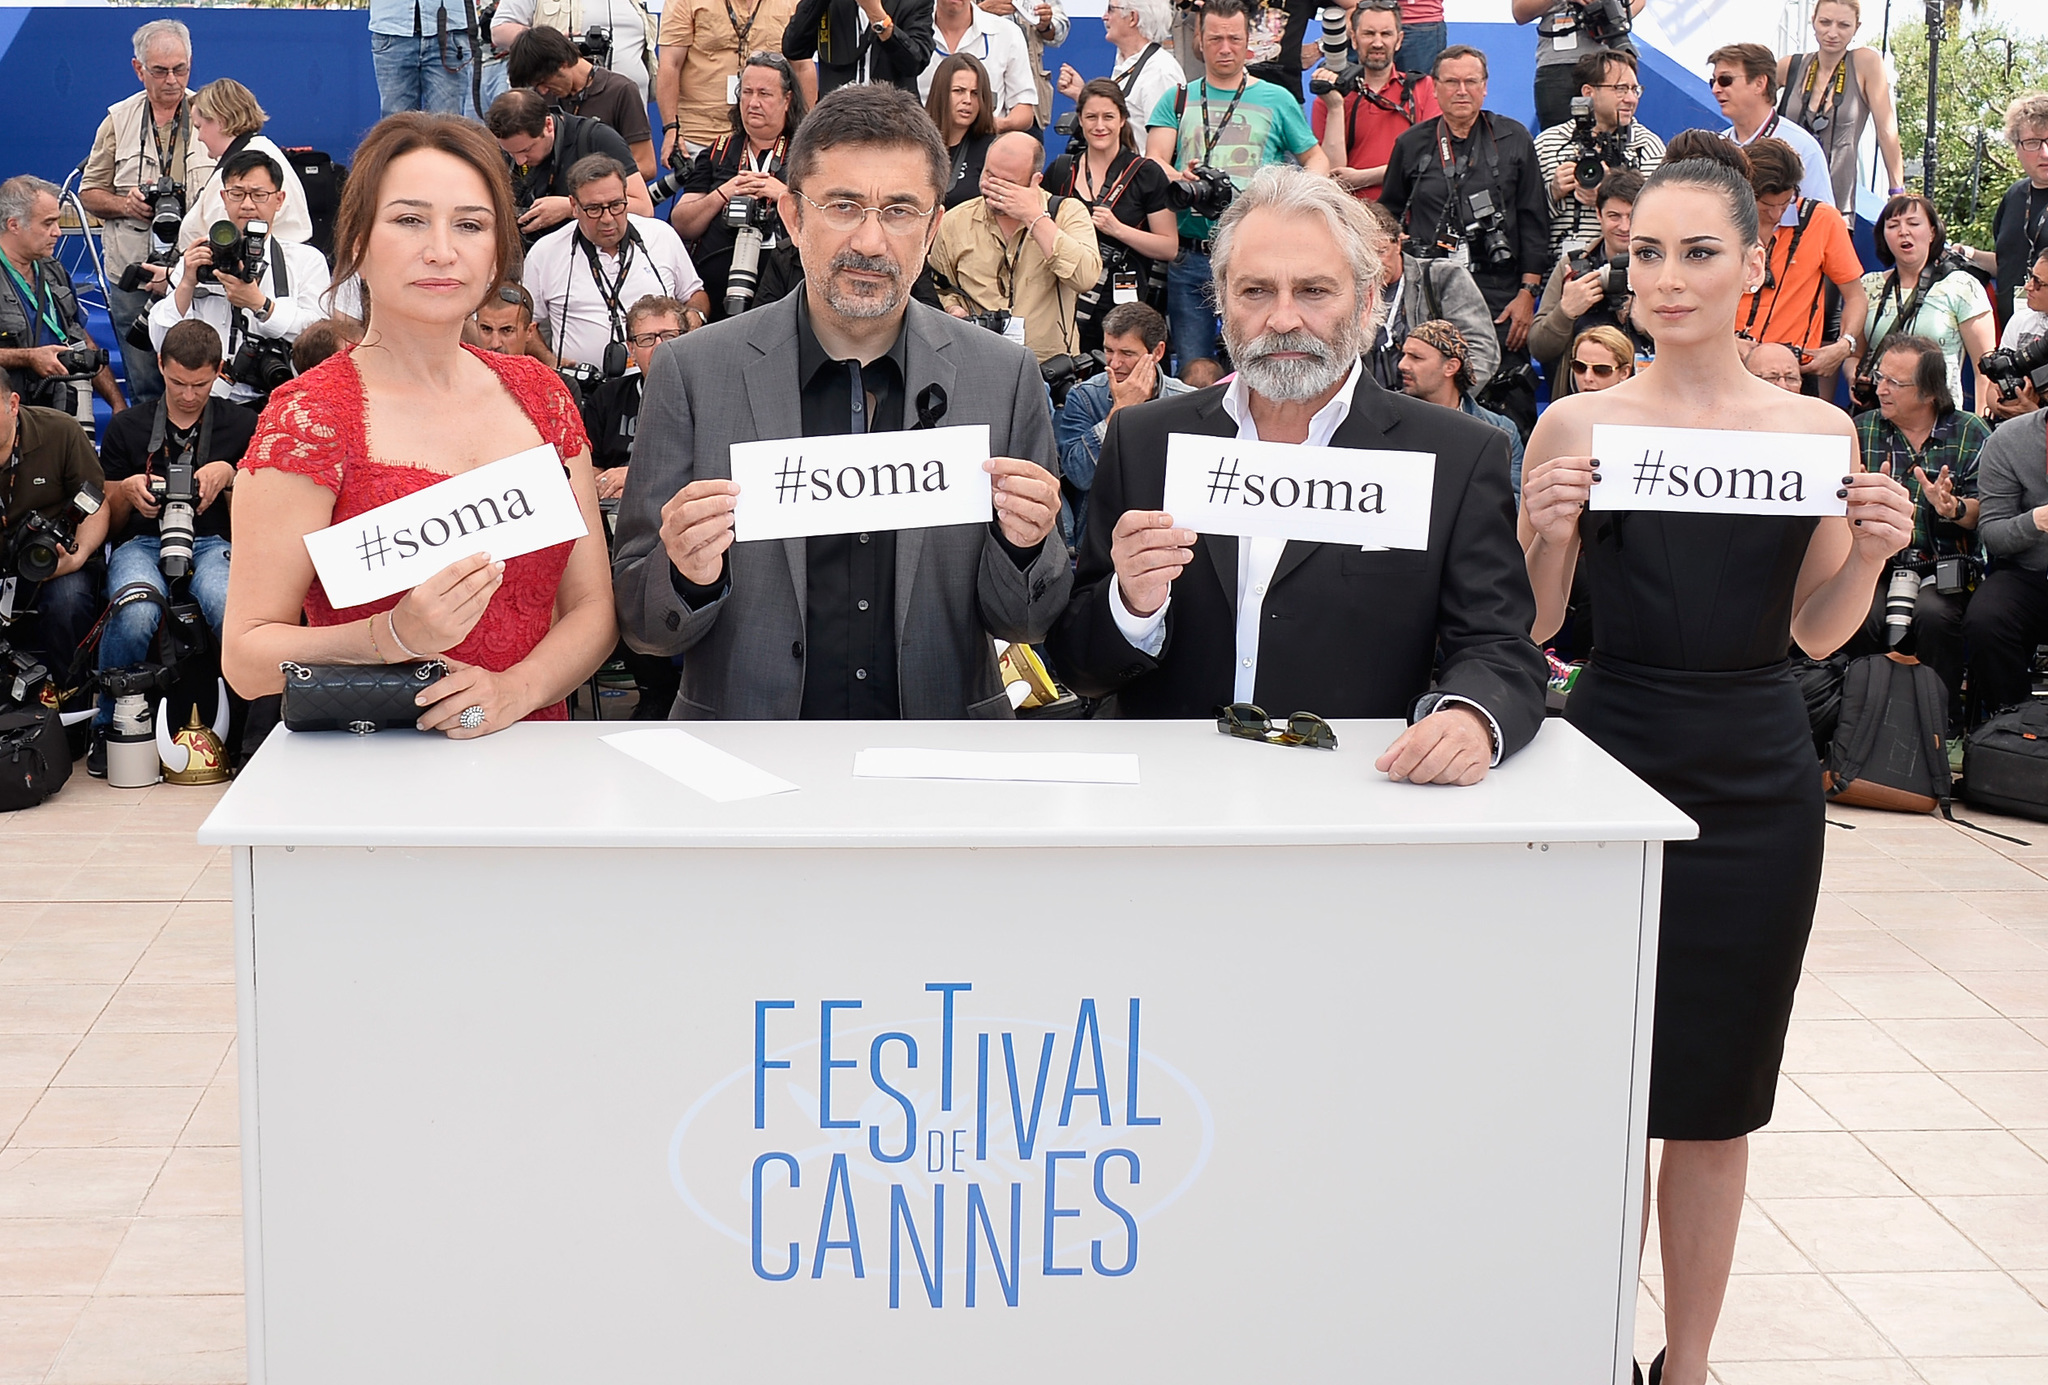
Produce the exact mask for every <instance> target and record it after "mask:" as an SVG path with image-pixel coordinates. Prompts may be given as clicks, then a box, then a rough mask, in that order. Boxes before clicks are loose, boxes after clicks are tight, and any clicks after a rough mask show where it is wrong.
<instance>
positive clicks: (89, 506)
mask: <svg viewBox="0 0 2048 1385" xmlns="http://www.w3.org/2000/svg"><path fill="white" fill-rule="evenodd" d="M102 498H103V497H102V496H101V494H100V491H99V488H98V487H97V486H92V485H85V486H80V487H79V488H78V493H77V494H76V495H74V496H72V497H71V503H70V504H68V505H66V506H65V507H64V510H63V513H61V514H59V515H58V516H57V517H56V518H55V519H51V518H50V517H49V516H48V515H46V514H43V513H42V512H41V511H39V510H30V511H29V512H28V514H27V515H25V516H23V517H22V518H21V519H19V520H17V521H15V522H14V523H13V524H10V525H8V526H7V530H6V535H5V539H4V541H0V577H19V578H21V580H22V581H24V582H47V581H49V580H50V579H51V578H52V577H55V576H56V575H57V565H58V564H59V563H61V562H62V561H63V560H64V555H65V554H66V553H75V552H77V551H78V526H79V525H81V524H83V523H85V521H86V520H87V519H88V518H90V517H91V516H93V515H96V514H98V513H99V511H100V502H101V500H102Z"/></svg>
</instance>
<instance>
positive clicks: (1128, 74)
mask: <svg viewBox="0 0 2048 1385" xmlns="http://www.w3.org/2000/svg"><path fill="white" fill-rule="evenodd" d="M1158 51H1159V45H1158V44H1156V43H1148V44H1146V45H1145V51H1144V52H1142V53H1140V54H1138V60H1137V61H1136V62H1134V63H1132V64H1131V65H1130V66H1129V67H1127V68H1125V69H1124V75H1123V76H1121V77H1119V78H1117V79H1116V84H1117V86H1119V87H1120V88H1122V89H1123V93H1124V99H1125V100H1127V101H1128V100H1129V99H1130V95H1131V90H1132V88H1134V87H1136V86H1137V85H1138V77H1139V74H1141V73H1142V72H1144V70H1145V64H1146V63H1149V62H1151V61H1152V55H1153V54H1154V53H1157V52H1158ZM1146 114H1147V115H1150V114H1151V112H1150V111H1147V112H1146Z"/></svg>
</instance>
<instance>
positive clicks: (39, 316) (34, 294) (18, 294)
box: [0, 255, 71, 346]
mask: <svg viewBox="0 0 2048 1385" xmlns="http://www.w3.org/2000/svg"><path fill="white" fill-rule="evenodd" d="M0 265H4V266H5V267H6V269H7V280H8V284H7V287H8V288H9V290H11V291H12V292H13V294H14V297H15V300H16V301H17V302H19V303H20V304H21V312H22V316H24V317H25V318H27V319H28V321H29V325H30V326H31V327H33V326H34V325H35V324H36V322H37V321H41V323H42V324H43V326H45V327H48V328H49V329H50V332H51V335H53V336H55V337H56V338H57V344H58V345H60V346H61V345H63V344H65V343H66V342H69V341H70V340H71V334H70V333H69V332H67V331H65V330H64V323H63V321H62V319H60V318H59V317H58V315H57V293H56V290H55V289H52V288H51V287H50V286H49V285H48V284H46V283H44V282H43V266H42V261H40V260H35V261H31V262H30V264H29V267H28V272H29V273H30V274H31V275H33V276H35V283H33V284H31V283H29V282H28V280H26V279H24V278H22V277H21V271H20V270H18V269H16V268H15V267H14V261H12V260H10V259H8V258H7V257H6V256H5V255H0ZM30 335H31V337H33V336H34V335H35V334H34V333H30Z"/></svg>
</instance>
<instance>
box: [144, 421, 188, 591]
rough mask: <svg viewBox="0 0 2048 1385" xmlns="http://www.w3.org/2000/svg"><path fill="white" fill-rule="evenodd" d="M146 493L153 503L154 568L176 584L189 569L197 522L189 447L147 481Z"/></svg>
mask: <svg viewBox="0 0 2048 1385" xmlns="http://www.w3.org/2000/svg"><path fill="white" fill-rule="evenodd" d="M149 493H150V495H151V496H153V497H154V498H155V500H156V503H157V512H156V532H157V540H158V543H157V557H156V565H157V567H158V568H159V569H160V570H161V571H162V572H163V575H164V576H165V577H166V578H169V579H170V580H172V581H176V580H177V579H178V578H180V577H183V576H184V575H185V574H186V573H188V572H190V571H191V570H192V530H193V527H194V526H195V525H196V524H197V523H198V521H199V464H198V463H197V462H196V461H194V460H193V457H192V449H191V448H190V447H189V446H188V447H187V448H186V449H185V450H184V451H183V452H181V453H179V454H178V457H177V459H176V460H175V461H172V462H171V463H169V464H168V465H166V466H165V467H164V474H163V475H161V476H152V477H150V478H149Z"/></svg>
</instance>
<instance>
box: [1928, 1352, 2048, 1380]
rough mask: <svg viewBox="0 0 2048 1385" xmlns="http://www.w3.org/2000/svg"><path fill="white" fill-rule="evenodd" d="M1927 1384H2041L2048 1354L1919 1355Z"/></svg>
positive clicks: (2047, 1372)
mask: <svg viewBox="0 0 2048 1385" xmlns="http://www.w3.org/2000/svg"><path fill="white" fill-rule="evenodd" d="M1913 1369H1914V1370H1916V1371H1918V1372H1919V1373H1920V1378H1921V1379H1922V1380H1925V1381H1926V1382H1927V1385H2041V1382H2042V1381H2044V1380H2048V1356H1916V1357H1914V1358H1913Z"/></svg>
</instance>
